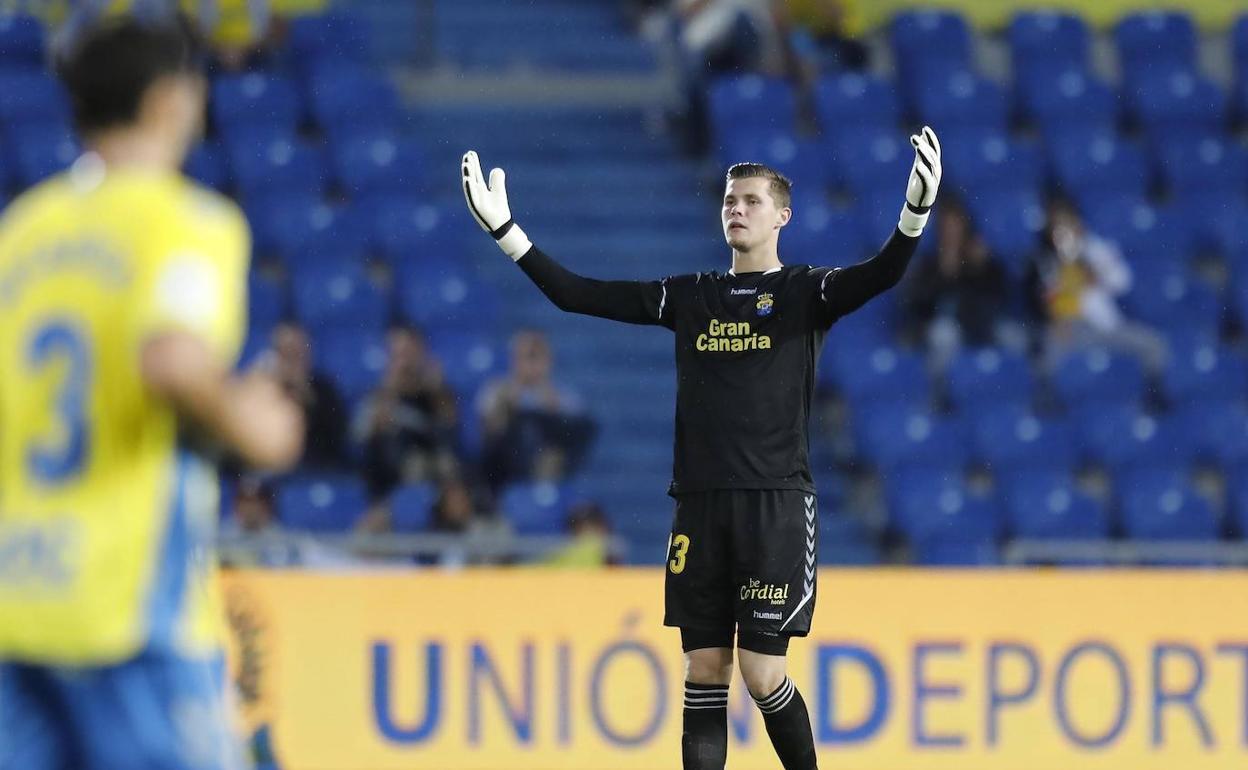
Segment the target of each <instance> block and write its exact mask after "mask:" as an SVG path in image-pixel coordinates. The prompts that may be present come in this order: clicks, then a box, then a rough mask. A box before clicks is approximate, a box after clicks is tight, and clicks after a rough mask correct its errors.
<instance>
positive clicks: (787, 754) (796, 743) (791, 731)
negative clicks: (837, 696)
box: [754, 677, 817, 770]
mask: <svg viewBox="0 0 1248 770" xmlns="http://www.w3.org/2000/svg"><path fill="white" fill-rule="evenodd" d="M754 702H755V703H757V704H758V710H759V711H761V712H763V724H765V725H767V735H768V736H770V737H771V745H772V746H774V747H775V749H776V756H777V757H779V758H780V764H782V765H784V770H815V769H816V767H817V765H816V764H815V736H814V733H813V732H811V729H810V715H809V714H807V713H806V701H804V700H802V694H801V693H800V692H798V691H797V687H795V686H794V685H793V680H792V679H789V678H788V677H785V679H784V683H783V684H781V685H780V686H779V687H777V688H776V691H775V692H773V693H772V694H771V695H768V696H767V697H766V698H755V699H754Z"/></svg>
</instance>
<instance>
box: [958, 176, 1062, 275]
mask: <svg viewBox="0 0 1248 770" xmlns="http://www.w3.org/2000/svg"><path fill="white" fill-rule="evenodd" d="M967 204H968V205H967V208H968V211H969V212H970V215H971V221H972V222H973V223H974V224H975V227H976V228H977V229H978V230H979V234H980V235H982V236H983V238H984V242H985V243H986V244H988V250H989V251H990V252H991V253H992V254H993V255H995V256H996V257H997V258H999V259H1000V260H1001V261H1002V263H1003V264H1004V266H1005V267H1006V268H1007V269H1008V270H1009V271H1010V272H1011V273H1012V274H1013V275H1014V276H1015V277H1016V278H1017V277H1021V276H1022V275H1023V272H1024V270H1025V268H1026V266H1027V264H1028V262H1029V261H1030V259H1031V258H1032V256H1033V255H1034V254H1035V252H1036V249H1037V248H1039V246H1040V233H1041V232H1042V231H1043V230H1044V224H1045V211H1044V201H1043V200H1042V199H1041V197H1040V193H1039V191H1037V190H1035V189H1027V188H1019V189H1013V190H1010V189H1003V190H995V191H993V192H992V193H991V194H988V195H977V196H974V197H972V198H970V199H969V200H968V201H967Z"/></svg>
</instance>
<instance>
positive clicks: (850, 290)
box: [821, 230, 919, 319]
mask: <svg viewBox="0 0 1248 770" xmlns="http://www.w3.org/2000/svg"><path fill="white" fill-rule="evenodd" d="M918 244H919V239H918V238H917V237H911V236H909V235H903V234H902V232H901V231H900V230H894V231H893V234H892V235H891V236H890V237H889V239H888V241H886V242H885V243H884V246H883V248H881V249H880V251H879V253H878V254H876V255H875V256H874V257H872V258H870V259H868V260H866V261H865V262H859V263H858V264H856V265H850V266H849V267H843V268H839V269H837V270H833V271H832V272H830V273H828V275H827V277H826V278H825V279H824V282H823V287H822V292H821V297H822V299H823V302H824V303H825V304H826V305H827V308H828V314H829V315H830V316H831V318H833V319H836V318H840V317H841V316H843V315H847V314H849V313H852V312H854V311H855V310H857V309H858V308H860V307H862V306H863V305H864V304H866V302H867V300H869V299H871V298H872V297H875V296H877V295H879V294H882V293H884V292H885V291H887V290H889V289H891V288H893V287H894V286H896V285H897V283H898V282H899V281H900V280H901V277H902V276H903V275H905V272H906V266H907V265H909V264H910V258H911V257H912V256H914V250H915V249H916V248H917V247H918Z"/></svg>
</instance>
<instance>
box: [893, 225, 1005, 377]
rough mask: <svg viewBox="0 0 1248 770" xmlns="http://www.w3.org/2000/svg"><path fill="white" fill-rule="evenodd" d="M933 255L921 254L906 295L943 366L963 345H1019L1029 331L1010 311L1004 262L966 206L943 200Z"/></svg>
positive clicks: (914, 323) (914, 325)
mask: <svg viewBox="0 0 1248 770" xmlns="http://www.w3.org/2000/svg"><path fill="white" fill-rule="evenodd" d="M937 227H938V230H937V242H936V254H935V257H934V258H931V259H924V260H922V261H921V262H920V263H919V264H918V266H917V268H916V269H915V271H914V273H913V277H912V278H910V280H909V282H908V286H907V291H906V293H905V294H904V295H903V302H904V303H905V309H906V314H907V316H908V321H909V324H910V328H911V333H912V334H914V335H915V336H916V337H919V338H921V339H923V340H924V341H925V342H926V344H927V348H928V353H929V354H930V356H931V358H932V363H933V365H934V366H935V367H936V368H938V369H941V368H943V367H944V365H945V364H946V363H948V361H949V360H950V359H951V358H952V357H953V355H954V354H955V353H956V352H957V351H958V350H959V349H960V348H961V347H962V346H964V345H967V346H971V347H984V346H989V345H1004V346H1006V347H1012V348H1017V349H1021V348H1022V347H1024V345H1025V336H1024V333H1023V331H1022V329H1021V328H1020V326H1019V324H1017V323H1016V322H1013V321H1012V320H1011V319H1010V318H1009V317H1008V315H1007V293H1008V291H1009V286H1008V281H1007V278H1006V273H1005V268H1004V267H1002V266H1001V263H1000V261H999V260H997V259H996V258H995V257H994V256H992V254H990V253H989V251H988V246H987V244H986V243H985V242H984V239H983V238H982V237H980V236H978V235H977V234H976V233H975V232H974V231H973V230H972V227H971V221H970V219H969V218H968V217H967V215H966V210H965V209H963V208H962V206H961V205H959V204H958V203H956V202H953V201H950V202H948V203H942V204H941V208H940V214H939V218H938V220H937Z"/></svg>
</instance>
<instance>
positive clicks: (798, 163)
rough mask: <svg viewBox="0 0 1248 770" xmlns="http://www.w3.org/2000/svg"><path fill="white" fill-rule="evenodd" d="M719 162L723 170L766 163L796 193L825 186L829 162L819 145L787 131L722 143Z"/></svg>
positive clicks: (733, 138)
mask: <svg viewBox="0 0 1248 770" xmlns="http://www.w3.org/2000/svg"><path fill="white" fill-rule="evenodd" d="M719 159H720V162H721V163H722V164H723V166H724V167H725V168H727V167H728V166H730V165H731V164H733V163H736V162H739V161H742V160H744V159H749V160H750V161H752V162H757V163H765V164H766V165H768V166H771V167H772V168H774V169H776V170H777V171H779V172H780V173H782V174H784V175H785V176H787V177H788V178H789V179H791V180H793V182H794V186H795V187H796V188H797V189H798V190H804V189H809V190H810V191H811V192H816V191H819V190H822V189H823V188H824V187H827V186H828V172H829V169H828V162H827V159H826V158H825V154H824V152H823V150H822V148H821V147H820V146H819V144H818V143H817V142H815V141H813V140H810V139H803V138H801V137H798V136H795V135H793V134H791V133H788V132H786V131H751V132H746V133H744V134H736V135H734V136H731V137H728V138H726V139H724V140H723V142H722V144H721V145H720V148H719Z"/></svg>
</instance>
